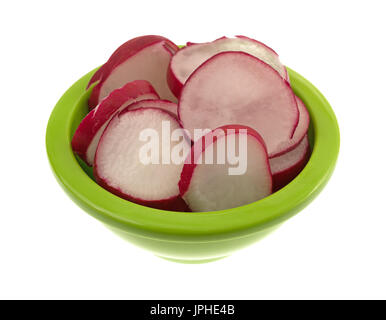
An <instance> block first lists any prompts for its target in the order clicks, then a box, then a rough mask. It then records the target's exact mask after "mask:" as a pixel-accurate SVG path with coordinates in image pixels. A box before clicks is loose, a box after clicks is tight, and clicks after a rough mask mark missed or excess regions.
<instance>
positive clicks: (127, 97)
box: [72, 80, 159, 166]
mask: <svg viewBox="0 0 386 320" xmlns="http://www.w3.org/2000/svg"><path fill="white" fill-rule="evenodd" d="M144 99H159V96H158V94H157V92H155V90H154V89H153V87H152V86H151V84H150V83H149V82H147V81H145V80H136V81H133V82H129V83H127V84H126V85H124V86H123V87H122V88H119V89H116V90H114V91H112V92H111V93H110V94H109V95H108V96H107V97H106V98H105V99H103V100H102V101H101V103H100V104H99V105H98V107H96V108H95V109H94V110H92V111H90V112H89V113H88V114H87V116H86V117H85V118H84V119H83V120H82V122H81V123H80V125H79V127H78V129H77V130H76V132H75V134H74V136H73V138H72V149H73V150H74V152H75V153H77V154H78V155H79V156H80V157H81V158H82V159H83V160H84V161H85V162H86V163H87V164H88V165H90V166H92V165H93V163H94V156H95V151H96V149H97V146H98V142H99V139H100V137H101V135H102V133H103V130H104V129H105V128H106V126H107V124H108V122H109V121H110V119H111V118H112V117H113V116H114V115H115V114H116V113H117V112H119V111H120V110H122V109H123V108H125V107H126V106H128V105H130V104H132V103H134V102H136V101H139V100H144Z"/></svg>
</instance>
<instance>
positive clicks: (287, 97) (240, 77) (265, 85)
mask: <svg viewBox="0 0 386 320" xmlns="http://www.w3.org/2000/svg"><path fill="white" fill-rule="evenodd" d="M192 46H194V45H192ZM178 113H179V117H180V120H181V122H182V124H183V127H184V128H185V129H187V130H188V131H189V133H190V134H191V137H192V138H193V139H194V140H196V138H199V137H197V136H195V134H194V129H215V128H218V127H220V126H223V125H227V124H230V123H238V124H240V125H246V126H249V127H251V128H253V129H255V130H256V131H257V132H259V134H260V135H261V136H262V137H263V139H264V141H265V144H266V146H267V150H268V154H269V155H270V156H271V155H273V154H277V153H280V152H282V151H283V149H281V146H282V145H283V142H284V143H285V142H289V141H290V139H291V138H292V136H293V134H294V131H295V129H296V126H297V124H298V121H299V110H298V107H297V104H296V99H295V95H294V93H293V92H292V89H291V87H290V86H289V84H288V82H287V81H285V80H283V78H281V77H280V75H279V74H278V73H277V72H276V71H275V70H274V69H273V68H271V67H270V66H269V65H267V64H266V63H264V62H263V61H261V60H260V59H258V58H256V57H253V56H251V55H249V54H246V53H244V52H222V53H219V54H217V55H215V56H213V57H212V58H210V59H209V60H207V61H206V62H205V63H203V64H202V65H201V66H200V67H199V68H198V69H196V71H195V72H194V73H193V74H192V75H191V76H190V77H189V79H188V81H187V82H186V83H185V85H184V87H183V89H182V91H181V97H180V101H179V106H178Z"/></svg>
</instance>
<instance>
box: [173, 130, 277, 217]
mask: <svg viewBox="0 0 386 320" xmlns="http://www.w3.org/2000/svg"><path fill="white" fill-rule="evenodd" d="M218 130H220V131H219V132H222V133H223V134H222V135H221V136H220V137H219V136H218V135H216V134H215V132H218ZM229 130H233V132H230V131H229ZM241 130H244V132H243V131H241ZM229 134H234V135H239V134H246V135H247V137H248V138H250V139H249V140H248V142H247V143H248V144H247V154H248V158H247V160H248V161H247V171H246V172H245V173H244V174H243V175H239V176H230V175H228V174H227V173H224V172H221V174H220V175H219V176H216V173H215V171H214V170H215V167H216V166H217V168H221V170H227V167H228V166H229V164H217V165H216V164H200V163H198V159H200V157H202V156H203V155H204V156H205V152H206V151H208V150H209V149H210V148H215V145H216V144H217V143H218V142H219V139H225V138H226V137H227V136H228V135H229ZM208 138H209V140H207V139H208ZM205 141H209V144H207V145H205ZM212 150H213V149H212ZM212 152H213V151H212ZM236 152H237V151H236ZM240 152H241V151H240V150H239V154H240ZM214 153H216V152H215V151H214ZM200 170H201V171H202V172H201V173H200ZM254 170H255V171H254ZM213 173H215V174H214V175H213ZM253 174H255V176H253ZM246 175H249V176H248V178H247V179H246V178H245V177H246ZM257 178H258V179H257ZM242 179H244V181H243V182H244V183H241V185H240V181H241V180H242ZM237 181H239V183H237ZM215 183H218V185H217V186H215ZM178 186H179V189H180V194H181V196H182V198H183V199H184V200H185V202H186V203H187V204H188V206H189V207H190V208H191V209H192V211H216V210H222V209H229V208H233V207H237V206H241V205H244V204H247V203H251V202H254V201H257V200H259V199H261V198H264V197H266V196H268V195H269V194H271V192H272V175H271V171H270V166H269V162H268V156H267V150H266V147H265V144H264V141H263V139H262V138H261V136H260V135H259V134H258V133H257V132H256V131H255V130H253V129H251V128H249V127H246V126H240V125H227V126H223V127H220V128H218V129H216V130H213V131H211V132H210V133H208V134H207V135H206V136H204V137H202V138H201V141H200V143H197V142H196V143H195V144H194V145H193V147H192V149H191V153H190V155H189V156H188V158H187V159H186V161H185V165H184V168H183V170H182V173H181V178H180V181H179V183H178ZM234 186H237V187H236V189H235V187H234ZM219 189H220V191H219ZM237 191H240V192H241V194H238V193H237ZM248 192H249V194H248ZM233 196H234V198H232V197H233Z"/></svg>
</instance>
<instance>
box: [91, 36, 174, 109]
mask: <svg viewBox="0 0 386 320" xmlns="http://www.w3.org/2000/svg"><path fill="white" fill-rule="evenodd" d="M177 51H178V47H177V46H176V45H175V44H174V43H173V42H171V41H170V40H168V39H166V38H164V37H161V36H143V37H138V38H134V39H132V40H129V41H127V42H126V43H124V44H123V45H122V46H121V47H119V48H118V49H117V50H116V51H115V52H114V53H113V55H112V56H111V57H110V59H109V60H108V61H107V62H106V63H105V64H104V65H103V66H102V67H101V68H100V69H99V70H98V71H97V72H96V73H95V75H94V76H93V77H92V78H91V80H90V82H89V84H88V87H89V86H90V85H91V84H93V83H95V82H98V83H97V84H96V85H95V87H94V88H93V90H92V93H91V96H90V99H89V107H90V109H93V108H95V107H96V106H97V105H98V103H99V102H100V101H101V100H102V99H103V98H104V97H106V96H107V95H108V94H109V93H110V92H111V91H113V90H114V89H117V88H119V87H121V86H123V85H124V84H126V83H127V82H130V81H133V80H137V79H141V80H147V81H149V82H150V83H151V84H152V85H153V86H154V88H155V89H156V91H157V92H158V93H159V95H160V97H161V98H163V99H166V100H170V101H174V102H175V101H176V98H175V96H174V95H173V94H172V92H171V91H170V89H169V87H168V84H167V80H166V73H167V68H168V65H169V62H170V60H171V58H172V56H173V54H174V53H175V52H177Z"/></svg>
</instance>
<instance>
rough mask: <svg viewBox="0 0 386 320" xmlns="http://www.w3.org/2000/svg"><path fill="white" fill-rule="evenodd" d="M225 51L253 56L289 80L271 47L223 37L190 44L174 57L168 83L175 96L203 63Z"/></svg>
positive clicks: (238, 37) (253, 41)
mask: <svg viewBox="0 0 386 320" xmlns="http://www.w3.org/2000/svg"><path fill="white" fill-rule="evenodd" d="M224 51H242V52H245V53H248V54H250V55H253V56H255V57H257V58H259V59H261V60H262V61H264V62H265V63H267V64H269V65H270V66H271V67H272V68H274V69H275V70H276V71H277V72H279V73H280V75H281V76H282V77H283V78H284V79H286V80H288V74H287V69H286V68H285V66H284V65H283V64H282V63H281V62H280V60H279V56H278V55H277V53H276V52H275V51H273V50H272V49H271V48H270V47H268V46H266V45H265V44H263V43H261V42H259V41H257V40H254V39H250V38H247V37H244V36H237V37H236V38H227V37H222V38H220V39H217V40H215V41H213V42H207V43H191V42H188V43H187V46H186V47H185V48H182V49H181V50H179V51H178V52H177V53H176V54H175V55H174V56H173V58H172V60H171V61H170V65H169V69H168V83H169V87H170V89H171V90H172V92H173V93H174V95H175V96H176V97H179V95H180V93H181V90H182V86H183V85H184V83H185V82H186V80H187V79H188V78H189V76H190V75H191V74H192V73H193V71H194V70H196V69H197V68H198V67H199V66H200V65H201V64H202V63H203V62H205V61H206V60H208V59H209V58H211V57H213V56H214V55H216V54H218V53H220V52H224Z"/></svg>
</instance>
